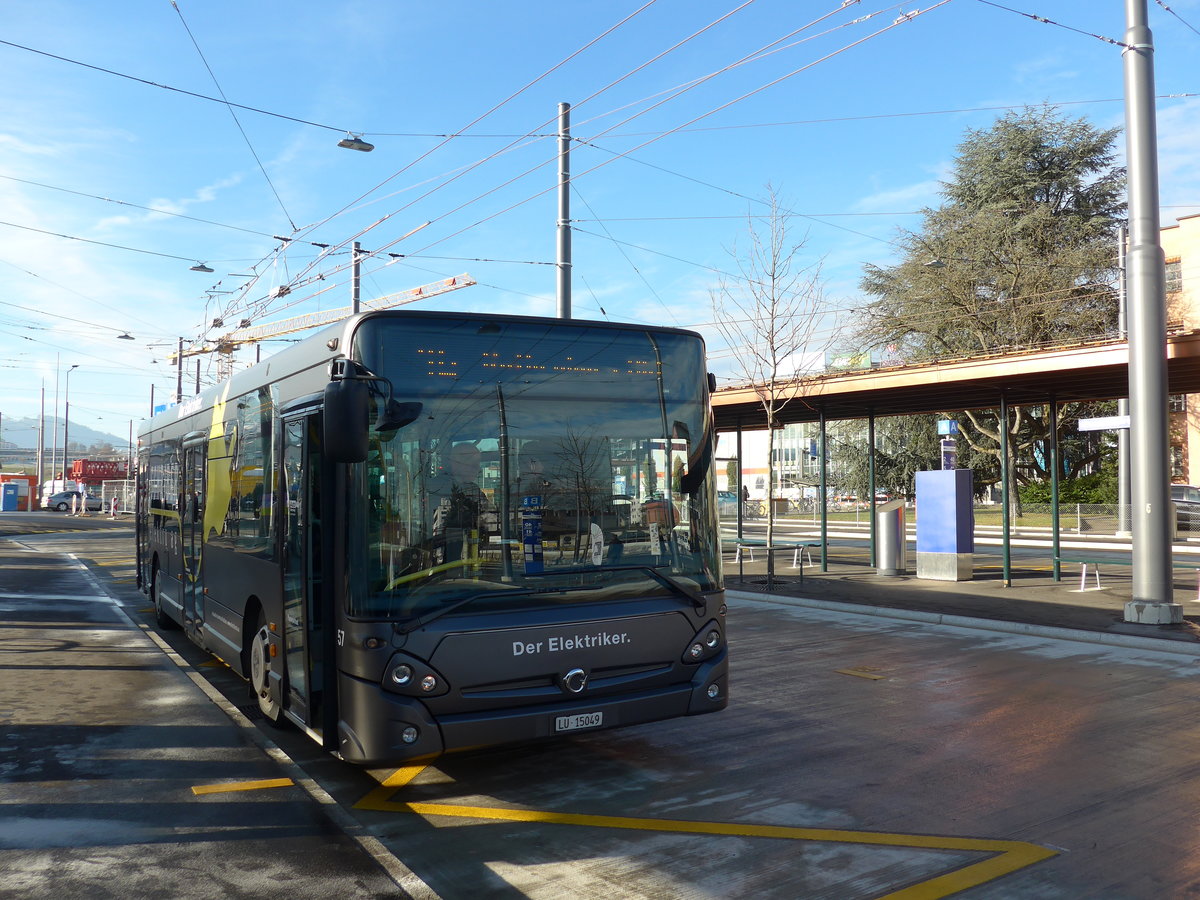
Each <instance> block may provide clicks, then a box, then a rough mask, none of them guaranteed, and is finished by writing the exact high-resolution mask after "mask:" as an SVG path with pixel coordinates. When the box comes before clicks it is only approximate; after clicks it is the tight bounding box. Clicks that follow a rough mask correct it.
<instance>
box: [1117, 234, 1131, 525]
mask: <svg viewBox="0 0 1200 900" xmlns="http://www.w3.org/2000/svg"><path fill="white" fill-rule="evenodd" d="M1128 241H1129V235H1128V233H1127V232H1126V230H1125V226H1124V225H1122V226H1121V227H1120V228H1119V229H1117V269H1118V270H1119V275H1118V278H1119V281H1118V284H1117V334H1118V335H1119V336H1120V338H1121V340H1123V341H1125V344H1126V348H1128V346H1129V329H1128V327H1127V325H1126V318H1125V316H1126V311H1125V310H1126V306H1127V304H1128V303H1129V299H1128V297H1127V292H1126V290H1125V276H1126V272H1125V245H1126V244H1127V243H1128ZM1126 352H1128V350H1127V351H1126ZM1117 415H1118V416H1128V415H1129V398H1128V397H1122V398H1121V399H1120V400H1118V401H1117ZM1130 511H1131V507H1130V498H1129V429H1128V428H1118V429H1117V534H1118V535H1120V536H1122V537H1131V536H1132V535H1133V529H1132V528H1131V527H1130V524H1129V515H1130Z"/></svg>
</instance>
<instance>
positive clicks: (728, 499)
mask: <svg viewBox="0 0 1200 900" xmlns="http://www.w3.org/2000/svg"><path fill="white" fill-rule="evenodd" d="M737 507H738V501H737V494H735V493H734V492H733V491H717V515H718V516H721V517H722V518H724V517H725V516H736V515H737Z"/></svg>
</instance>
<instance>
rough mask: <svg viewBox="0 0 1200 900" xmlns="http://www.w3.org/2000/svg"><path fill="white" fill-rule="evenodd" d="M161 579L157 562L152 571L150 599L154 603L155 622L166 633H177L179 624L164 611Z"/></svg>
mask: <svg viewBox="0 0 1200 900" xmlns="http://www.w3.org/2000/svg"><path fill="white" fill-rule="evenodd" d="M159 577H160V576H159V572H158V563H157V562H156V563H155V564H154V568H153V569H151V570H150V599H151V600H153V601H154V621H155V622H157V623H158V627H159V628H161V629H163V630H164V631H177V630H178V629H179V624H178V623H177V622H176V621H175V620H174V619H172V618H171V617H170V616H168V615H167V611H166V610H165V609H163V601H162V594H161V593H160V592H159V583H158V581H159Z"/></svg>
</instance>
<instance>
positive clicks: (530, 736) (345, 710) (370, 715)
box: [338, 652, 729, 766]
mask: <svg viewBox="0 0 1200 900" xmlns="http://www.w3.org/2000/svg"><path fill="white" fill-rule="evenodd" d="M728 672H729V663H728V657H727V655H726V653H725V652H722V653H721V654H720V655H719V656H717V657H715V658H714V659H711V660H709V661H707V662H705V663H702V664H701V665H699V666H697V667H696V671H695V673H694V676H693V678H692V680H691V681H690V682H687V683H684V684H677V685H672V686H669V687H662V688H655V689H651V690H646V691H639V692H633V693H625V694H619V695H612V696H607V697H599V698H596V697H592V698H588V697H582V698H578V699H574V698H573V699H570V700H567V699H565V698H564V700H563V701H562V702H560V703H544V704H538V705H537V706H518V707H510V708H504V709H489V710H486V711H481V712H476V713H455V714H451V715H443V716H440V717H439V718H437V719H436V720H435V719H434V717H433V716H432V715H431V714H430V712H429V710H428V708H427V707H426V706H425V704H424V703H422V702H421V701H419V700H416V699H412V698H408V697H402V696H397V695H396V694H392V693H388V692H386V691H384V690H382V689H381V688H380V686H379V684H378V683H376V682H369V681H363V680H361V679H358V678H354V677H352V676H349V675H346V674H345V673H339V679H338V680H339V685H338V687H339V691H338V701H339V703H340V706H341V716H340V720H339V722H338V744H339V746H338V750H339V752H340V754H341V757H342V758H343V759H344V760H346V761H347V762H352V763H356V764H358V765H363V766H383V765H389V764H392V763H399V762H403V761H405V760H411V759H417V758H424V757H434V756H438V755H440V754H442V753H445V752H448V751H452V750H464V749H467V748H473V747H484V746H489V745H494V744H508V743H519V742H524V741H533V740H539V739H543V738H550V737H556V736H560V735H564V734H576V733H582V732H584V731H595V730H603V729H609V728H615V727H620V726H625V725H640V724H644V723H646V722H656V721H658V720H660V719H670V718H675V717H676V716H690V715H700V714H702V713H710V712H717V711H719V710H722V709H724V708H725V707H726V705H727V704H728V702H729V687H728V685H729V678H728ZM597 714H598V715H597ZM593 721H596V722H598V723H599V724H597V725H594V726H592V725H590V724H584V725H583V726H582V727H580V725H579V723H581V722H582V723H590V722H593ZM350 722H354V723H355V727H351V726H350V724H349V723H350Z"/></svg>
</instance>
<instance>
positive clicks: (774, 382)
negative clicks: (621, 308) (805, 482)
mask: <svg viewBox="0 0 1200 900" xmlns="http://www.w3.org/2000/svg"><path fill="white" fill-rule="evenodd" d="M767 194H768V198H767V204H768V209H767V211H766V212H765V213H763V214H761V215H754V214H749V215H747V232H748V235H747V238H748V240H747V246H746V249H745V251H744V252H740V251H739V250H738V248H737V246H736V245H735V246H734V248H733V249H731V250H730V251H729V255H730V256H731V257H732V259H733V260H734V262H735V264H736V267H737V276H736V277H734V278H728V279H727V278H722V279H721V280H720V282H719V283H718V284H717V286H716V287H715V288H713V289H712V290H711V291H710V296H711V299H712V308H713V313H714V318H715V320H716V327H717V329H718V331H720V332H721V334H722V336H723V337H724V338H725V340H726V342H727V343H728V344H729V347H730V349H732V350H733V351H734V352H735V356H734V358H735V360H736V365H737V367H738V368H739V370H740V372H741V374H742V375H744V376H745V378H746V380H747V381H748V382H749V384H750V387H752V388H753V389H754V391H755V393H756V394H757V395H758V399H759V401H760V402H761V403H762V407H763V412H764V413H766V418H767V485H768V488H767V493H768V496H767V507H768V508H767V543H768V544H771V543H772V542H773V540H774V523H775V517H774V504H773V503H772V502H771V501H772V500H773V499H774V497H773V494H774V487H775V428H776V427H777V423H778V417H779V414H780V413H781V412H782V411H783V409H784V407H786V406H787V404H788V403H789V402H792V401H793V400H794V399H795V390H794V386H793V384H792V380H793V379H794V378H795V376H796V375H797V374H798V371H799V370H800V369H801V368H802V367H803V366H804V365H805V364H806V362H807V363H811V361H812V359H813V358H814V357H815V356H821V355H823V354H824V352H825V351H826V350H828V349H829V348H830V347H831V346H832V345H833V343H834V340H835V338H836V331H835V329H833V328H832V327H831V325H830V321H829V319H830V317H829V316H827V315H826V314H827V312H828V310H827V308H826V304H825V293H824V289H823V285H822V282H821V261H820V260H817V261H815V262H812V263H810V264H808V265H805V264H804V263H803V259H802V251H803V250H804V247H805V244H806V243H807V235H805V236H804V237H803V238H801V239H800V240H793V238H792V236H791V234H790V225H791V223H790V213H789V212H788V211H787V210H786V209H785V208H783V207H782V205H781V203H780V198H779V193H778V191H776V189H775V188H774V187H772V186H771V185H767ZM739 463H740V461H739Z"/></svg>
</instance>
